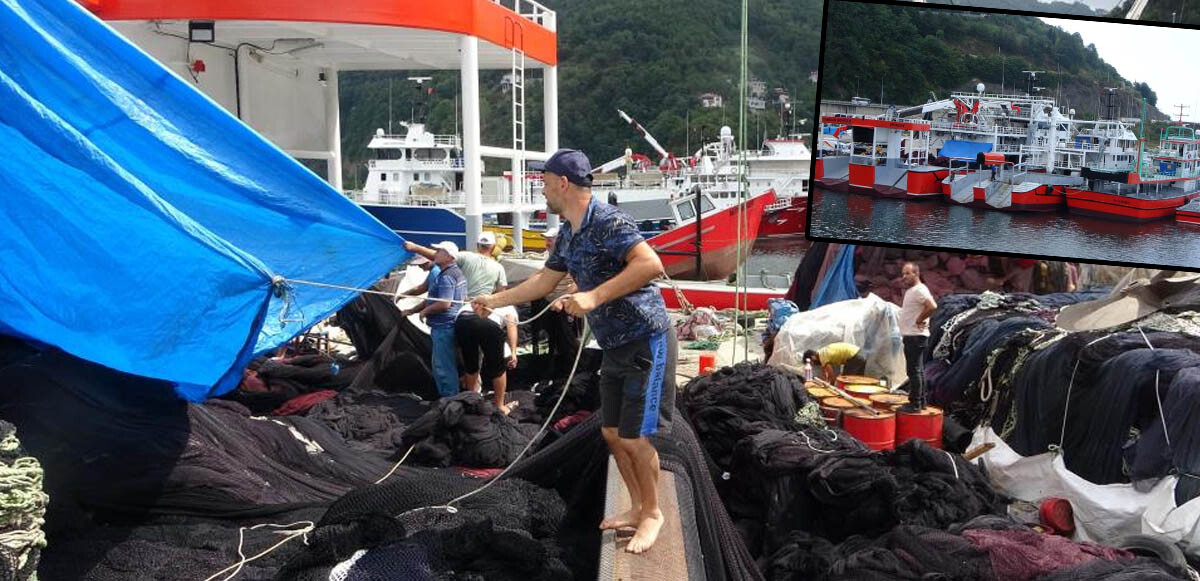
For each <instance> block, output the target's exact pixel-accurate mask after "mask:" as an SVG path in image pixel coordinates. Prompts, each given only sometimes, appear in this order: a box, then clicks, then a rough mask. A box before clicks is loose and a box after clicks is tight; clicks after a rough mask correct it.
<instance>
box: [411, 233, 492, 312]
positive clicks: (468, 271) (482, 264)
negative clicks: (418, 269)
mask: <svg viewBox="0 0 1200 581" xmlns="http://www.w3.org/2000/svg"><path fill="white" fill-rule="evenodd" d="M495 246H496V235H495V234H493V233H491V232H484V233H482V234H480V236H479V240H478V241H476V244H475V252H460V253H459V255H458V268H459V269H460V270H462V273H463V276H464V277H466V279H467V299H473V298H475V297H478V296H483V295H490V294H492V293H495V292H499V291H501V290H504V287H506V286H508V277H507V276H506V275H505V274H504V267H503V266H501V265H500V263H499V262H497V261H496V259H494V258H492V248H494V247H495ZM404 247H405V248H406V249H407V250H408V251H409V252H415V253H417V254H419V255H421V256H424V257H426V258H429V259H431V260H432V258H433V254H434V250H433V249H432V248H426V247H424V246H421V245H420V244H416V243H413V242H405V244H404Z"/></svg>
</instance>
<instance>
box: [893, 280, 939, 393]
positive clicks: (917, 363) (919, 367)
mask: <svg viewBox="0 0 1200 581" xmlns="http://www.w3.org/2000/svg"><path fill="white" fill-rule="evenodd" d="M900 276H901V277H902V278H903V281H904V286H906V287H908V290H907V291H905V292H904V302H903V304H902V305H901V306H900V335H901V336H902V337H903V339H904V361H905V364H906V365H907V371H908V401H909V403H907V404H905V406H904V407H903V408H901V409H902V410H903V411H906V412H908V411H921V410H923V409H925V345H926V344H927V343H929V317H930V316H931V315H933V311H934V310H936V309H937V301H934V300H933V294H932V293H930V292H929V287H927V286H925V283H923V282H921V269H920V268H919V267H918V266H917V265H916V264H914V263H911V262H906V263H905V264H904V268H903V269H902V270H901V271H900Z"/></svg>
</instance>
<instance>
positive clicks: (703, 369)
mask: <svg viewBox="0 0 1200 581" xmlns="http://www.w3.org/2000/svg"><path fill="white" fill-rule="evenodd" d="M716 368H717V355H716V354H715V353H701V354H700V365H699V369H698V372H699V373H700V375H704V374H706V373H708V372H710V371H712V370H713V369H716Z"/></svg>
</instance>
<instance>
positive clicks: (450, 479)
mask: <svg viewBox="0 0 1200 581" xmlns="http://www.w3.org/2000/svg"><path fill="white" fill-rule="evenodd" d="M480 484H481V483H480V482H479V481H477V480H471V479H464V478H462V477H460V476H456V475H454V474H452V473H450V472H446V471H438V470H430V469H423V468H409V467H402V468H401V469H400V470H398V471H397V472H396V474H395V475H393V476H392V477H391V478H390V479H389V480H388V482H387V483H386V484H382V485H378V486H372V487H368V488H362V489H359V490H356V491H354V492H352V493H350V494H347V495H345V496H343V497H342V498H341V499H339V500H338V501H337V502H335V503H333V505H332V506H330V507H329V510H328V511H327V512H326V513H325V515H324V517H322V518H321V519H320V522H318V523H317V526H316V530H314V531H313V533H312V534H311V535H310V536H309V539H308V544H307V546H306V547H304V550H303V551H301V552H299V553H298V554H296V556H295V557H294V558H293V559H292V560H291V561H290V562H289V563H288V564H287V565H286V566H285V567H283V568H282V569H280V570H279V573H278V575H277V577H276V578H278V579H297V580H304V579H313V580H316V579H321V580H326V579H359V578H374V579H399V578H421V575H420V574H421V573H422V572H427V573H432V575H433V576H434V577H435V578H455V579H512V580H549V579H569V578H570V577H571V572H570V570H569V569H568V568H567V566H566V565H565V564H564V562H563V560H562V551H561V549H560V547H559V545H558V542H557V541H556V538H557V536H558V534H559V529H560V524H561V522H562V520H563V517H564V515H565V512H566V508H565V506H564V504H563V501H562V499H561V498H560V497H559V496H558V494H557V493H555V492H554V491H552V490H547V489H544V488H541V487H539V486H536V485H534V484H532V483H530V482H527V481H524V480H521V479H518V478H507V479H504V480H501V481H499V482H497V483H495V484H494V485H492V486H491V487H489V488H487V489H485V490H483V491H481V492H479V493H478V494H475V495H473V496H470V497H468V498H466V499H464V500H463V501H461V502H460V503H458V504H456V506H455V510H454V511H453V512H450V511H448V510H446V509H445V508H424V507H430V506H435V505H441V504H443V503H445V502H446V501H447V500H449V499H450V498H451V497H453V496H458V495H462V494H465V493H467V492H470V491H472V490H474V489H476V488H477V487H478V486H479V485H480ZM414 509H417V510H414ZM360 551H363V553H360ZM364 559H365V560H366V561H365V562H364V561H363V560H364ZM356 565H357V566H358V568H359V569H360V570H361V572H360V574H361V575H363V576H355V575H349V573H351V572H352V571H353V570H354V568H355V566H356ZM365 575H370V576H369V577H368V576H365Z"/></svg>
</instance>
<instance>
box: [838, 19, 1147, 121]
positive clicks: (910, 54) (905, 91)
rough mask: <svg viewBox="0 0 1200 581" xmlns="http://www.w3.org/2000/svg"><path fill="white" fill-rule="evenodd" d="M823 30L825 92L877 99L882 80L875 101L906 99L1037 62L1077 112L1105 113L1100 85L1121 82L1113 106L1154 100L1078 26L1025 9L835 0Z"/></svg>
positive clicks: (1016, 73)
mask: <svg viewBox="0 0 1200 581" xmlns="http://www.w3.org/2000/svg"><path fill="white" fill-rule="evenodd" d="M827 37H828V38H829V47H828V51H827V53H826V58H825V69H824V79H823V85H822V91H823V93H824V94H823V97H824V98H827V99H847V98H849V97H852V96H864V97H869V98H871V99H872V100H877V99H878V95H879V93H880V85H881V83H882V87H883V95H884V98H883V102H886V103H896V104H904V105H911V104H918V103H924V102H926V101H927V100H929V99H930V95H931V93H932V94H935V95H937V96H938V98H944V97H945V96H946V95H947V94H948V93H949V92H950V91H953V90H968V91H973V90H974V87H975V85H976V84H978V83H983V84H984V85H985V86H986V87H987V88H986V90H987V91H988V92H998V91H999V90H1000V88H1001V84H1002V83H1003V86H1004V89H1005V90H1006V91H1012V90H1013V89H1015V88H1017V87H1024V84H1023V83H1024V82H1025V76H1024V75H1023V74H1022V73H1021V71H1025V70H1036V71H1045V72H1043V73H1040V74H1039V75H1038V77H1037V83H1036V84H1037V85H1038V86H1041V87H1045V89H1044V90H1043V91H1042V93H1041V94H1044V95H1048V96H1052V97H1056V98H1057V101H1058V103H1059V104H1060V105H1062V106H1063V108H1064V110H1065V109H1067V108H1073V109H1075V110H1076V112H1077V115H1078V116H1079V117H1081V118H1085V119H1088V118H1091V119H1094V118H1096V116H1098V115H1103V114H1104V112H1105V108H1104V104H1105V98H1104V97H1103V95H1104V90H1105V88H1107V87H1122V86H1124V88H1122V89H1120V90H1119V91H1118V92H1117V97H1116V103H1117V105H1118V106H1119V109H1118V115H1120V116H1137V115H1139V114H1140V103H1141V97H1142V96H1145V97H1146V98H1147V100H1148V101H1149V104H1150V105H1154V104H1155V103H1156V102H1157V97H1156V95H1155V94H1154V92H1153V90H1151V88H1150V87H1149V86H1147V85H1145V84H1144V83H1142V84H1137V85H1135V84H1133V83H1131V82H1129V81H1126V80H1124V79H1123V78H1122V77H1121V76H1120V74H1118V73H1117V71H1116V69H1114V68H1113V67H1112V66H1111V65H1109V64H1108V63H1106V62H1104V59H1102V58H1101V57H1100V55H1098V54H1097V53H1096V48H1095V46H1094V45H1087V46H1085V45H1084V44H1083V40H1082V38H1081V37H1080V36H1079V35H1078V34H1069V33H1066V32H1064V31H1062V30H1061V29H1059V28H1057V27H1053V26H1050V25H1048V24H1046V23H1044V22H1042V21H1041V20H1039V19H1037V18H1034V17H1030V16H1014V15H1008V14H981V13H970V12H962V11H956V10H934V9H921V8H914V7H911V6H891V5H876V4H860V3H854V2H841V1H835V2H833V3H832V4H831V5H830V13H829V30H828V32H827ZM1148 113H1151V118H1162V117H1163V116H1162V114H1161V113H1158V112H1157V111H1156V110H1152V109H1151V110H1148Z"/></svg>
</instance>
